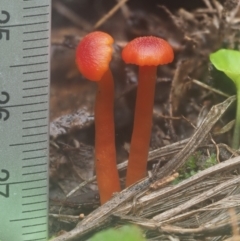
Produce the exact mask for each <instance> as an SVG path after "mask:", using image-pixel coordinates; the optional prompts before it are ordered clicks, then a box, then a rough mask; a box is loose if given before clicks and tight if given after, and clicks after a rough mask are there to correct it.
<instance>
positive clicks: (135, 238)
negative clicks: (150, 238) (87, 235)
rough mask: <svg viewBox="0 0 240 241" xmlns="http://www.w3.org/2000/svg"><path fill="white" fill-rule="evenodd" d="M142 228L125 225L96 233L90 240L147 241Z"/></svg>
mask: <svg viewBox="0 0 240 241" xmlns="http://www.w3.org/2000/svg"><path fill="white" fill-rule="evenodd" d="M145 240H146V239H145V238H144V237H143V234H142V232H141V230H140V229H139V228H138V227H136V226H123V227H121V228H119V229H113V228H111V229H108V230H104V231H102V232H99V233H97V234H95V235H94V236H93V237H92V238H91V239H90V240H89V241H145Z"/></svg>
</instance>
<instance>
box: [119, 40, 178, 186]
mask: <svg viewBox="0 0 240 241" xmlns="http://www.w3.org/2000/svg"><path fill="white" fill-rule="evenodd" d="M122 58H123V60H124V61H125V62H126V63H128V64H136V65H139V66H140V67H139V79H138V90H137V99H136V107H135V116H134V126H133V133H132V139H131V146H130V153H129V159H128V168H127V178H126V185H127V186H129V185H131V184H133V183H135V182H136V181H138V180H140V179H142V178H144V177H145V175H146V170H147V158H148V150H149V143H150V137H151V127H152V111H153V103H154V90H155V82H156V72H157V65H163V64H168V63H170V62H172V61H173V58H174V53H173V49H172V47H171V46H170V45H169V44H168V43H167V42H166V41H165V40H163V39H161V38H157V37H153V36H149V37H139V38H136V39H134V40H132V41H131V42H130V43H128V44H127V45H126V46H125V47H124V49H123V51H122Z"/></svg>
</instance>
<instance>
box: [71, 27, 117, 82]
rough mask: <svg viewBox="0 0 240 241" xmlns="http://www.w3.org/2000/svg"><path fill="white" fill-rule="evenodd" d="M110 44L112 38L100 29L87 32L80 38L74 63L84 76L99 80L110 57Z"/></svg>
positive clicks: (106, 68)
mask: <svg viewBox="0 0 240 241" xmlns="http://www.w3.org/2000/svg"><path fill="white" fill-rule="evenodd" d="M112 44H113V38H112V37H111V36H110V35H109V34H107V33H104V32H100V31H96V32H92V33H89V34H87V35H86V36H85V37H84V38H83V39H82V41H81V42H80V43H79V45H78V47H77V52H76V63H77V66H78V69H79V71H80V72H81V73H82V75H83V76H84V77H86V78H87V79H89V80H92V81H99V80H101V78H102V76H103V74H104V73H105V72H106V71H107V70H108V68H109V63H110V61H111V59H112V52H113V48H112Z"/></svg>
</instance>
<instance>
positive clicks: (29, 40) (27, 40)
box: [23, 38, 48, 43]
mask: <svg viewBox="0 0 240 241" xmlns="http://www.w3.org/2000/svg"><path fill="white" fill-rule="evenodd" d="M47 39H48V38H38V39H25V40H23V42H24V43H25V42H33V41H40V40H47Z"/></svg>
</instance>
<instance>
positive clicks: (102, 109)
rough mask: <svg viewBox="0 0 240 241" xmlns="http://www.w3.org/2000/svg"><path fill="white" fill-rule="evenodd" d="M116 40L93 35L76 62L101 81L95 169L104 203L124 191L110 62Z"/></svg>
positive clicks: (83, 43) (88, 75)
mask: <svg viewBox="0 0 240 241" xmlns="http://www.w3.org/2000/svg"><path fill="white" fill-rule="evenodd" d="M112 44H113V38H112V37H111V36H110V35H108V34H107V33H103V32H99V31H96V32H92V33H90V34H88V35H86V36H85V37H84V38H83V39H82V41H81V42H80V43H79V45H78V47H77V53H76V63H77V66H78V68H79V71H80V72H81V73H82V75H83V76H85V77H86V78H88V79H90V80H92V81H97V82H98V89H97V96H96V101H95V166H96V176H97V183H98V189H99V194H100V201H101V204H103V203H105V202H106V201H108V200H109V199H110V198H111V196H112V194H113V193H114V192H119V191H120V182H119V175H118V170H117V163H116V148H115V128H114V113H113V107H114V82H113V77H112V73H111V71H110V69H109V63H110V61H111V58H112V51H113V49H112Z"/></svg>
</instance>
